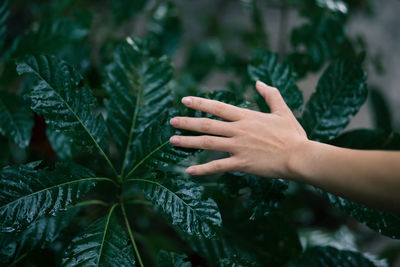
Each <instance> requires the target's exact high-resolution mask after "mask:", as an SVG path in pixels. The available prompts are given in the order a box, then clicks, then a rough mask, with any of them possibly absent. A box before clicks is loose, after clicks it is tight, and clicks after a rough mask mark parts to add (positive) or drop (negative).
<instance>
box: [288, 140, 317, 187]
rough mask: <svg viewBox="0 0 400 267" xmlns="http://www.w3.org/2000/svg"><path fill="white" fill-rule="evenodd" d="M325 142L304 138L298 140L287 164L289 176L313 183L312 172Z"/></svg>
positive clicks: (289, 177) (295, 179)
mask: <svg viewBox="0 0 400 267" xmlns="http://www.w3.org/2000/svg"><path fill="white" fill-rule="evenodd" d="M323 146H324V144H322V143H319V142H316V141H311V140H308V139H307V140H304V141H300V142H298V143H297V144H296V145H295V146H294V147H293V149H292V151H291V153H290V155H289V159H288V165H287V176H286V177H287V178H288V179H290V180H293V181H296V182H302V183H309V184H312V183H313V182H315V181H312V177H313V175H312V173H313V172H314V169H315V166H316V165H317V164H318V161H319V160H318V159H319V158H320V155H319V153H321V151H322V149H323Z"/></svg>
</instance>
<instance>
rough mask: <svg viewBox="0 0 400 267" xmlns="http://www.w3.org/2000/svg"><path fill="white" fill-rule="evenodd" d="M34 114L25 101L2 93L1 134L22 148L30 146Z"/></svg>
mask: <svg viewBox="0 0 400 267" xmlns="http://www.w3.org/2000/svg"><path fill="white" fill-rule="evenodd" d="M32 117H33V114H32V112H31V110H30V109H29V107H28V105H26V104H25V103H24V101H23V100H22V99H21V98H20V97H18V96H16V95H13V94H8V93H5V92H0V133H1V134H2V135H4V136H5V137H7V138H8V139H11V140H12V141H13V142H14V143H15V144H16V145H18V146H19V147H20V148H25V147H27V146H28V145H29V141H30V140H31V135H32V127H33V120H32Z"/></svg>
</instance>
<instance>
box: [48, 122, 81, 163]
mask: <svg viewBox="0 0 400 267" xmlns="http://www.w3.org/2000/svg"><path fill="white" fill-rule="evenodd" d="M46 135H47V138H48V139H49V142H50V145H51V148H53V150H54V151H55V152H56V154H57V156H58V157H59V158H60V159H62V160H67V159H72V158H73V155H74V152H75V151H76V150H78V148H77V146H76V145H74V142H73V140H72V139H71V138H70V137H69V136H68V135H66V134H64V133H63V132H62V131H60V130H54V129H52V128H50V127H48V128H47V129H46Z"/></svg>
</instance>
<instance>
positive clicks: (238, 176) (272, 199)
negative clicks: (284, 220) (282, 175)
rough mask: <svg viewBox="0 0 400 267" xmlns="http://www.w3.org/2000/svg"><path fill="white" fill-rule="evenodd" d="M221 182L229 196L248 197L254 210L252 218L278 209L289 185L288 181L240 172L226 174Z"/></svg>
mask: <svg viewBox="0 0 400 267" xmlns="http://www.w3.org/2000/svg"><path fill="white" fill-rule="evenodd" d="M219 182H220V183H221V185H222V189H223V190H224V191H226V194H227V195H228V196H229V197H232V198H237V197H244V198H246V199H247V206H248V208H250V209H251V210H252V214H251V217H250V219H251V220H254V219H255V218H256V217H258V216H268V215H269V214H270V212H271V211H273V210H275V209H277V208H278V206H279V202H280V201H281V200H282V199H284V194H283V193H284V191H285V190H286V189H287V187H288V183H287V182H286V181H282V180H279V179H266V178H263V177H258V176H253V175H246V174H242V173H238V172H230V173H226V174H224V175H223V176H222V177H221V178H220V180H219ZM246 189H248V190H250V192H247V193H244V192H243V191H245V190H246Z"/></svg>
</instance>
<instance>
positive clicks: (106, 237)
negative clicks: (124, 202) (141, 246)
mask: <svg viewBox="0 0 400 267" xmlns="http://www.w3.org/2000/svg"><path fill="white" fill-rule="evenodd" d="M114 208H115V206H113V207H112V208H111V210H110V211H109V213H108V215H107V216H106V217H103V218H100V219H98V220H97V221H95V222H94V223H92V224H91V225H89V226H88V227H87V229H85V230H84V231H83V232H82V233H81V234H80V235H78V236H77V237H75V238H74V239H73V240H72V242H71V244H70V245H69V247H68V248H67V250H66V251H65V253H64V258H63V259H62V265H63V266H135V258H134V256H133V250H132V247H131V245H129V238H128V236H127V235H126V233H125V232H124V230H123V229H122V228H121V226H119V224H118V221H117V218H116V216H115V214H114V213H113V211H114Z"/></svg>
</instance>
